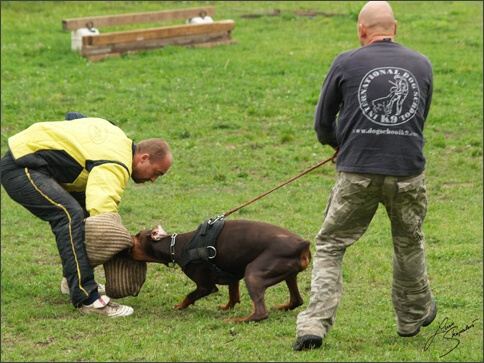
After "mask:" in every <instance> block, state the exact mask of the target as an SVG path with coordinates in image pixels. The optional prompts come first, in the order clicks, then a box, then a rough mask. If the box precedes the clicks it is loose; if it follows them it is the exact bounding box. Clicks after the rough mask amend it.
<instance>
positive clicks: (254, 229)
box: [129, 220, 311, 322]
mask: <svg viewBox="0 0 484 363" xmlns="http://www.w3.org/2000/svg"><path fill="white" fill-rule="evenodd" d="M209 222H210V220H209ZM222 222H223V223H222V225H220V227H219V234H218V236H215V237H214V238H213V240H212V241H211V242H210V241H209V242H208V243H207V241H205V244H203V243H202V245H198V246H195V247H196V248H195V249H194V250H188V249H186V248H185V247H186V246H187V245H190V246H191V245H193V241H194V240H195V239H196V237H197V235H198V233H199V230H200V228H201V227H202V226H203V224H201V225H200V226H199V228H198V229H197V230H196V231H191V232H187V233H181V234H171V235H169V234H167V233H166V232H165V231H164V230H163V228H162V227H161V226H160V225H158V226H157V227H155V228H154V229H153V230H142V231H140V232H139V233H138V234H137V235H136V236H134V237H133V239H134V246H133V248H132V249H131V250H130V252H129V253H130V256H131V258H132V259H134V260H138V261H145V262H157V263H163V264H165V265H167V266H169V265H170V263H173V264H175V263H176V264H178V265H179V266H181V267H182V269H183V271H184V273H185V274H186V275H187V276H188V277H189V278H190V279H191V280H192V281H194V282H195V283H196V285H197V288H196V289H195V290H194V291H192V292H191V293H189V294H188V295H187V296H186V297H185V299H184V300H183V301H182V302H181V303H179V304H177V305H175V307H176V308H178V309H184V308H186V307H188V306H189V305H191V304H193V303H194V302H195V301H196V300H198V299H200V298H202V297H204V296H207V295H209V294H212V293H215V292H217V291H218V288H217V286H216V284H218V285H228V286H229V301H228V303H227V304H225V305H220V308H222V309H224V310H225V309H228V308H233V307H234V306H235V304H236V303H240V290H239V281H240V280H241V279H242V278H243V279H244V280H245V284H246V286H247V290H248V292H249V295H250V298H251V299H252V303H253V310H252V314H251V315H249V316H247V317H245V318H233V319H225V320H224V321H235V322H249V321H260V320H263V319H266V318H267V317H268V316H269V313H268V311H267V309H266V306H265V302H264V295H265V291H266V289H267V288H268V287H269V286H273V285H275V284H277V283H279V282H281V281H283V280H285V281H286V284H287V287H288V288H289V294H290V299H289V302H288V303H286V304H283V305H279V306H276V307H274V308H275V309H278V310H292V309H295V308H297V307H298V306H300V305H302V304H303V299H302V298H301V295H300V293H299V289H298V285H297V274H298V273H299V272H301V271H303V270H305V269H306V267H307V266H308V265H309V263H310V261H311V252H310V242H309V241H308V240H304V239H303V238H302V237H300V236H298V235H297V234H295V233H293V232H291V231H288V230H286V229H284V228H282V227H278V226H275V225H273V224H268V223H264V222H255V221H248V220H227V221H222ZM209 227H210V226H209ZM204 228H207V224H205V227H204ZM202 234H203V233H202ZM194 251H199V252H200V251H202V252H201V254H197V253H194ZM190 254H191V255H192V256H191V257H190V258H187V255H190Z"/></svg>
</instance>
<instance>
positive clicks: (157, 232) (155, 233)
mask: <svg viewBox="0 0 484 363" xmlns="http://www.w3.org/2000/svg"><path fill="white" fill-rule="evenodd" d="M166 236H168V233H166V232H165V230H164V229H163V227H162V226H161V225H159V224H158V225H157V226H156V227H155V228H153V230H152V231H151V234H150V237H151V239H152V240H153V241H159V240H160V239H162V238H163V237H166Z"/></svg>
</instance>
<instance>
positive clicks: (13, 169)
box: [0, 151, 97, 307]
mask: <svg viewBox="0 0 484 363" xmlns="http://www.w3.org/2000/svg"><path fill="white" fill-rule="evenodd" d="M0 168H1V169H0V171H1V183H2V185H3V187H4V188H5V191H6V192H7V194H8V195H9V196H10V197H11V198H12V199H13V200H14V201H16V202H17V203H19V204H20V205H22V206H23V207H25V208H26V209H28V210H29V211H30V212H31V213H32V214H33V215H35V216H37V217H38V218H40V219H42V220H44V221H47V222H49V223H50V227H51V229H52V232H53V233H54V236H55V240H56V243H57V249H58V251H59V255H60V257H61V260H62V270H63V274H64V276H65V277H66V278H67V283H68V284H69V289H70V296H71V301H72V304H73V305H74V306H75V307H79V305H80V304H81V303H82V302H83V301H84V300H86V299H87V298H88V297H89V294H90V293H91V292H93V291H94V290H97V284H96V281H95V280H94V269H93V268H92V267H91V266H90V265H89V261H88V259H87V253H86V247H85V244H84V218H85V217H87V216H88V215H87V212H86V210H85V194H84V193H72V194H71V193H69V192H67V191H66V190H65V189H64V188H63V187H62V186H61V185H60V184H59V183H57V182H56V181H55V180H54V179H53V178H52V177H51V176H50V175H49V174H48V172H47V170H46V169H43V168H38V169H31V168H25V167H20V166H18V165H17V164H15V162H14V160H13V157H12V155H11V153H10V151H9V152H7V153H6V154H5V155H4V157H3V158H2V160H1V167H0Z"/></svg>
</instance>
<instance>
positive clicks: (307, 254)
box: [300, 241, 311, 271]
mask: <svg viewBox="0 0 484 363" xmlns="http://www.w3.org/2000/svg"><path fill="white" fill-rule="evenodd" d="M306 242H307V246H306V247H304V249H303V250H302V251H301V255H300V262H301V271H304V270H305V269H306V268H307V267H308V266H309V264H310V263H311V250H310V248H309V247H310V246H311V242H309V241H306Z"/></svg>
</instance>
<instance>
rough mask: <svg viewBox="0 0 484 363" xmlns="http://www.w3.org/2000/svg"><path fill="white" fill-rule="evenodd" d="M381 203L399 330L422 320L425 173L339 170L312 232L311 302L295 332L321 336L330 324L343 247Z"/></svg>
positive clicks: (427, 300) (425, 305)
mask: <svg viewBox="0 0 484 363" xmlns="http://www.w3.org/2000/svg"><path fill="white" fill-rule="evenodd" d="M380 203H382V204H383V205H384V206H385V208H386V212H387V214H388V217H389V219H390V224H391V234H392V239H393V250H394V251H393V285H392V301H393V306H394V308H395V313H396V317H397V330H398V331H399V332H403V333H405V332H412V331H413V330H415V329H416V328H417V327H418V326H420V323H421V322H422V321H423V320H424V318H425V316H426V314H427V313H428V311H429V308H430V305H431V302H432V298H433V297H432V292H431V290H430V285H429V281H428V278H427V267H426V260H425V247H424V235H423V233H422V224H423V221H424V219H425V216H426V213H427V196H426V188H425V176H424V174H423V173H422V174H420V175H418V176H411V177H394V176H385V175H376V174H355V173H345V172H339V174H338V178H337V181H336V184H335V186H334V187H333V188H332V190H331V193H330V196H329V199H328V203H327V205H326V210H325V212H324V217H325V218H324V222H323V225H322V227H321V230H320V231H319V233H318V235H317V236H316V253H315V255H314V259H313V270H312V280H311V295H310V301H309V304H308V307H307V308H306V310H305V311H303V312H301V313H300V314H299V315H298V317H297V326H296V335H297V336H298V337H300V336H303V335H317V336H320V337H323V338H324V336H325V335H326V334H327V333H328V332H329V330H330V329H331V327H332V326H333V324H334V321H335V317H336V310H337V308H338V305H339V303H340V300H341V295H342V290H343V278H342V274H341V264H342V261H343V256H344V254H345V251H346V248H347V247H349V246H351V245H352V244H353V243H355V242H356V241H358V239H359V238H360V237H361V236H362V235H363V233H364V232H365V231H366V230H367V228H368V225H369V224H370V222H371V220H372V218H373V216H374V215H375V213H376V211H377V209H378V206H379V204H380Z"/></svg>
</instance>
